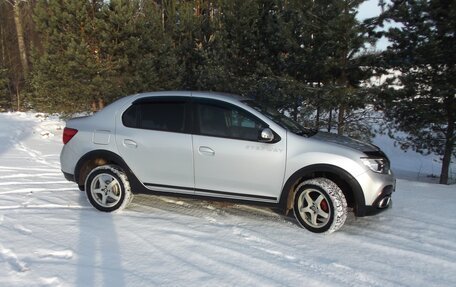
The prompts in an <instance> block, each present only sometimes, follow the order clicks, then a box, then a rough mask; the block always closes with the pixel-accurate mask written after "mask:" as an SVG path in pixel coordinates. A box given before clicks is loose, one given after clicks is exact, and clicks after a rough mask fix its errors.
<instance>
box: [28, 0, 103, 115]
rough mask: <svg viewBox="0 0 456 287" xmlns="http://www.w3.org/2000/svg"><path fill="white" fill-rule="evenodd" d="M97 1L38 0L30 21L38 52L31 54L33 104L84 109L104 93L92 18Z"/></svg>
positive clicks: (49, 109) (45, 108)
mask: <svg viewBox="0 0 456 287" xmlns="http://www.w3.org/2000/svg"><path fill="white" fill-rule="evenodd" d="M102 5H103V1H91V2H88V1H70V2H62V1H58V0H50V1H46V2H44V1H40V2H39V3H38V5H37V7H36V9H35V23H36V25H37V30H38V32H40V33H41V35H42V39H43V51H42V52H40V53H38V52H37V51H35V54H34V55H33V67H34V69H33V72H32V76H31V88H32V96H31V97H30V102H31V103H32V104H33V106H34V107H35V108H38V109H39V110H41V111H46V112H56V111H59V112H75V111H84V110H88V107H89V106H90V104H91V103H92V102H98V101H101V99H103V97H104V96H105V89H108V88H109V87H108V86H109V83H107V82H105V81H103V73H104V70H103V65H102V64H103V63H102V61H101V58H100V42H99V35H97V30H96V27H97V23H96V19H97V17H98V15H97V14H98V13H99V12H100V7H101V6H102Z"/></svg>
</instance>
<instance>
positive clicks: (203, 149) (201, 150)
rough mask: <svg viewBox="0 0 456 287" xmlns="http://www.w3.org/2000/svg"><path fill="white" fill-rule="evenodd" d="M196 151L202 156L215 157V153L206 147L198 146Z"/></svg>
mask: <svg viewBox="0 0 456 287" xmlns="http://www.w3.org/2000/svg"><path fill="white" fill-rule="evenodd" d="M198 151H199V153H200V154H204V155H212V156H213V155H215V151H214V150H213V149H211V148H210V147H207V146H200V147H199V148H198Z"/></svg>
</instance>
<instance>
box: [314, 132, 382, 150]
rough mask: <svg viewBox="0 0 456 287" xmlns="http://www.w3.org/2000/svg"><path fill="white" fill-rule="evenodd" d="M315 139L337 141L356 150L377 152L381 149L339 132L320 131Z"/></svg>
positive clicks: (336, 142)
mask: <svg viewBox="0 0 456 287" xmlns="http://www.w3.org/2000/svg"><path fill="white" fill-rule="evenodd" d="M312 138H313V139H316V140H321V141H325V142H330V143H335V144H338V145H342V146H345V147H349V148H352V149H355V150H359V151H362V152H375V151H379V150H380V149H379V148H378V147H376V146H374V145H372V144H368V143H365V142H362V141H359V140H355V139H352V138H349V137H346V136H341V135H338V134H332V133H327V132H318V133H316V134H315V135H314V136H312Z"/></svg>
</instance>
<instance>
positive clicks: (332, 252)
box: [0, 113, 456, 287]
mask: <svg viewBox="0 0 456 287" xmlns="http://www.w3.org/2000/svg"><path fill="white" fill-rule="evenodd" d="M62 127H63V123H62V122H61V121H59V120H57V119H52V118H51V119H44V118H43V117H40V116H39V115H38V117H37V115H36V114H23V113H12V114H7V113H1V114H0V286H382V287H383V286H456V212H455V206H456V205H455V203H456V186H455V185H453V186H442V185H436V184H430V183H422V182H414V181H408V180H398V187H397V192H396V193H395V194H394V197H393V200H394V205H393V208H392V209H390V210H388V211H386V212H385V213H382V214H380V215H378V216H375V217H366V218H354V217H350V218H349V219H348V222H347V223H346V224H345V226H344V227H343V228H342V229H341V230H340V231H338V232H336V233H334V234H331V235H316V234H312V233H310V232H307V231H305V230H304V229H301V228H299V227H298V226H297V224H296V223H295V221H294V219H293V218H291V217H283V216H280V215H278V214H277V213H275V212H273V211H272V210H270V209H267V208H259V207H252V206H244V205H233V204H226V203H216V202H207V201H198V200H190V199H181V198H171V197H156V196H143V195H142V196H136V197H135V199H134V200H133V203H132V205H131V207H130V208H128V209H127V210H126V211H124V212H122V213H119V214H104V213H101V212H97V211H96V210H94V209H93V208H92V207H90V205H89V203H88V202H87V200H86V199H85V196H84V194H83V193H81V192H80V191H79V190H78V188H77V186H76V185H75V184H74V183H70V182H67V181H65V179H64V178H63V176H62V174H61V172H60V167H59V158H58V157H59V153H60V149H61V145H62V144H61V132H62V131H61V129H62ZM393 163H394V161H393Z"/></svg>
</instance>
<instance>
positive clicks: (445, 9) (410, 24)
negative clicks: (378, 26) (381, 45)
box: [383, 0, 456, 184]
mask: <svg viewBox="0 0 456 287" xmlns="http://www.w3.org/2000/svg"><path fill="white" fill-rule="evenodd" d="M455 15H456V2H454V1H451V0H433V1H425V0H417V1H393V3H392V5H390V7H389V8H388V10H387V11H386V12H385V15H383V17H384V18H385V19H388V20H393V21H395V22H396V23H398V24H399V27H397V28H391V29H389V31H388V32H387V33H386V36H387V37H388V38H389V39H390V41H391V43H392V45H391V46H390V47H389V48H388V50H387V51H386V52H385V53H384V57H385V61H386V62H387V63H388V64H389V67H390V68H392V69H394V70H395V71H398V72H400V75H399V76H398V77H397V78H394V79H392V80H391V81H388V82H387V87H389V89H386V90H385V94H386V95H388V96H389V97H388V98H387V100H388V101H387V109H386V112H387V115H388V116H389V118H390V119H391V121H392V125H391V128H392V129H393V130H401V131H405V132H407V133H408V136H407V137H406V138H405V139H404V138H399V137H397V136H395V137H396V139H397V140H399V141H400V143H401V146H402V147H403V148H405V149H406V148H409V147H411V148H413V149H414V150H415V151H418V152H420V153H426V154H427V153H431V152H432V153H436V154H439V155H441V156H442V170H441V174H440V183H443V184H446V183H448V173H449V165H450V162H451V159H452V157H454V155H455V145H456V140H455V138H456V132H455V125H456V99H455V91H456V87H455V83H456V54H455V52H454V47H456V40H455V33H456V18H455ZM392 135H394V134H392Z"/></svg>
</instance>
